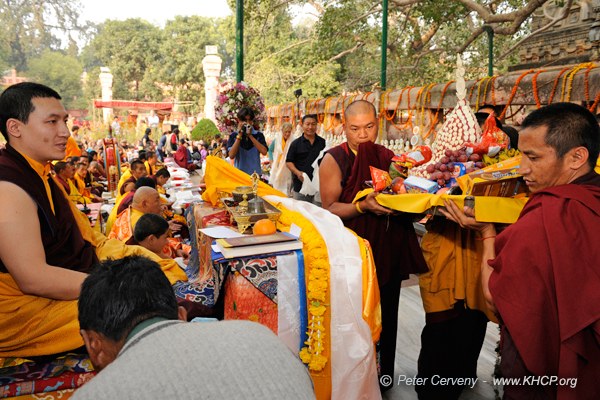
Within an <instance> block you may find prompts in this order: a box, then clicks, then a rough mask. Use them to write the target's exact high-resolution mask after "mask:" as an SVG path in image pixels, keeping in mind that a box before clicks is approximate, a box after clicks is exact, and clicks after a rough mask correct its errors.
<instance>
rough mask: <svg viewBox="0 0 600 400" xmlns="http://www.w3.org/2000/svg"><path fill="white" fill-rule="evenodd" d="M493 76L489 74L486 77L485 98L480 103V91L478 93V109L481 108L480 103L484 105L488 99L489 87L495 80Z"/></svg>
mask: <svg viewBox="0 0 600 400" xmlns="http://www.w3.org/2000/svg"><path fill="white" fill-rule="evenodd" d="M493 79H494V77H493V76H488V77H487V78H486V82H485V86H484V87H483V100H482V101H481V103H479V93H478V94H477V109H478V110H479V104H481V105H484V104H485V101H486V99H487V93H488V88H489V87H490V83H491V82H492V81H493Z"/></svg>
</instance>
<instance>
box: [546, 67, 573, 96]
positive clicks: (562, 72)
mask: <svg viewBox="0 0 600 400" xmlns="http://www.w3.org/2000/svg"><path fill="white" fill-rule="evenodd" d="M569 69H570V68H569V67H565V68H563V69H561V70H560V72H559V73H558V75H557V76H556V78H555V79H554V85H553V86H552V90H551V91H550V96H549V97H548V105H550V104H552V100H554V95H555V94H556V88H557V87H558V81H559V80H560V77H561V76H562V74H564V73H565V71H567V70H569Z"/></svg>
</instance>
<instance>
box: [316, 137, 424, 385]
mask: <svg viewBox="0 0 600 400" xmlns="http://www.w3.org/2000/svg"><path fill="white" fill-rule="evenodd" d="M328 153H329V154H331V156H332V157H333V159H334V160H335V161H336V162H337V164H338V166H339V167H340V170H341V171H342V182H341V185H342V194H341V195H340V199H339V201H341V202H343V203H352V200H353V199H354V197H355V195H356V193H358V192H359V191H360V190H362V189H364V188H365V184H364V182H365V181H367V180H370V179H371V171H370V169H369V166H373V167H376V168H379V169H382V170H385V171H387V170H388V169H389V167H390V163H391V160H392V157H393V156H394V153H392V152H391V151H390V150H388V149H386V148H385V147H383V146H380V145H377V144H374V143H372V142H366V143H362V144H361V145H360V146H359V148H358V157H356V156H355V155H354V153H353V152H352V151H351V150H350V149H349V148H348V144H347V143H342V144H341V145H339V146H337V147H334V148H332V149H330V150H329V151H328ZM343 222H344V225H345V226H347V227H348V228H350V229H352V230H353V231H354V232H356V233H357V234H358V235H359V236H361V237H362V238H364V239H367V240H368V241H369V243H370V244H371V247H372V248H373V258H374V261H375V270H376V271H377V281H378V283H379V293H380V299H381V336H380V338H379V345H378V353H379V365H380V375H389V376H394V364H395V356H396V333H397V332H398V302H399V301H400V284H401V282H402V280H403V279H406V278H408V274H411V273H420V272H425V271H427V264H426V263H425V259H424V258H423V253H422V252H421V248H420V247H419V243H418V241H417V235H416V233H415V229H414V227H413V223H412V218H411V217H410V216H409V215H408V214H404V213H401V214H398V215H393V216H378V215H375V214H373V213H370V212H366V213H364V214H361V215H358V216H356V217H354V218H352V219H347V220H344V221H343ZM390 387H391V386H386V387H385V388H384V390H387V389H389V388H390Z"/></svg>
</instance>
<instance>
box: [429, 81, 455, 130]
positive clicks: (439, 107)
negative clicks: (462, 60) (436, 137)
mask: <svg viewBox="0 0 600 400" xmlns="http://www.w3.org/2000/svg"><path fill="white" fill-rule="evenodd" d="M454 82H455V81H449V82H447V83H446V85H445V86H444V88H443V89H442V92H441V93H440V102H439V104H438V107H437V110H436V111H435V115H434V116H433V119H432V121H431V126H430V127H429V130H428V131H427V133H426V134H425V135H424V136H423V139H427V138H428V137H429V136H430V135H431V133H432V132H433V131H434V129H435V126H436V124H437V122H438V118H439V114H440V111H441V110H442V104H443V101H444V96H446V91H447V90H448V87H449V86H450V85H451V84H452V83H454Z"/></svg>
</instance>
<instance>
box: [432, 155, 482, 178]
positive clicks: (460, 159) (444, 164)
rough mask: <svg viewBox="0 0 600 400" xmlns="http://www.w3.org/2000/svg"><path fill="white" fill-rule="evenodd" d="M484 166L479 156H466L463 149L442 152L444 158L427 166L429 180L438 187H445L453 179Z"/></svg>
mask: <svg viewBox="0 0 600 400" xmlns="http://www.w3.org/2000/svg"><path fill="white" fill-rule="evenodd" d="M483 166H484V164H483V162H481V157H480V156H479V154H471V155H470V156H467V152H466V151H465V149H460V150H450V149H446V150H445V151H444V156H443V157H442V158H440V160H439V161H438V162H436V163H435V164H429V165H428V166H427V173H428V174H429V179H431V180H432V181H434V182H436V183H437V184H438V185H439V186H446V185H448V184H450V183H451V181H452V179H453V178H456V177H458V176H461V175H463V174H465V173H467V174H468V173H469V172H473V171H475V170H476V169H478V168H482V167H483Z"/></svg>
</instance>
